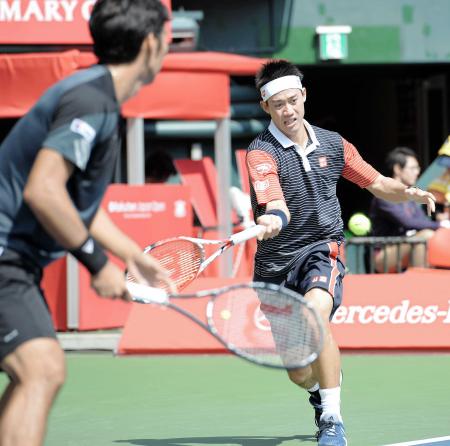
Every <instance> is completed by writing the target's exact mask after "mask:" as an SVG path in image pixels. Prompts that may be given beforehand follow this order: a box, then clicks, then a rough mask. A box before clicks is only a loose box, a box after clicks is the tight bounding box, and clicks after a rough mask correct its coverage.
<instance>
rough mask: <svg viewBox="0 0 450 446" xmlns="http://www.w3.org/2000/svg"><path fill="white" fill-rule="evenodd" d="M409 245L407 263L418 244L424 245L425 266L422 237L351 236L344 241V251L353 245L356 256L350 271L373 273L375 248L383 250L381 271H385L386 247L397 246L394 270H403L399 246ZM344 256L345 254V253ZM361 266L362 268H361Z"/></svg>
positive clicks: (386, 266)
mask: <svg viewBox="0 0 450 446" xmlns="http://www.w3.org/2000/svg"><path fill="white" fill-rule="evenodd" d="M405 243H406V244H408V245H411V251H410V253H409V260H410V262H409V264H411V263H412V257H413V254H414V250H415V249H416V248H417V247H418V246H424V247H425V249H424V262H423V264H424V265H425V266H427V265H428V252H427V240H426V239H425V238H422V237H414V236H412V237H407V236H396V237H352V238H350V239H348V240H347V241H346V253H347V252H348V251H349V248H350V250H351V247H352V246H354V247H355V249H356V256H354V263H355V265H356V266H355V270H352V269H350V271H349V272H350V273H356V274H358V273H364V272H365V273H370V274H373V273H375V272H376V271H375V252H376V251H377V250H380V249H381V250H384V253H385V255H384V259H383V272H385V273H387V272H389V271H388V269H389V268H388V264H387V261H388V258H387V257H388V256H387V255H386V253H387V248H388V247H389V246H395V247H396V248H397V261H396V268H395V269H396V272H398V273H399V272H402V271H403V265H402V260H403V259H402V255H401V246H402V245H403V244H405ZM346 257H348V256H347V254H346ZM361 266H362V268H361Z"/></svg>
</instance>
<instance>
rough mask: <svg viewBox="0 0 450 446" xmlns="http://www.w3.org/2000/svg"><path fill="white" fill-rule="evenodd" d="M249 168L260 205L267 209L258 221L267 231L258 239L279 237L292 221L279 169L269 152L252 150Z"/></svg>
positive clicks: (248, 157) (249, 154) (248, 161)
mask: <svg viewBox="0 0 450 446" xmlns="http://www.w3.org/2000/svg"><path fill="white" fill-rule="evenodd" d="M247 168H248V172H249V176H250V181H251V184H252V187H253V190H254V191H255V194H256V199H257V201H258V205H260V206H265V209H266V210H265V213H264V214H263V215H261V216H259V217H258V218H257V220H256V223H257V224H259V225H262V226H264V227H265V229H266V230H265V232H263V233H260V234H259V235H258V239H259V240H267V239H269V238H273V237H275V236H277V235H278V234H279V233H280V231H281V230H282V229H283V228H284V227H285V226H287V225H288V223H289V222H290V220H291V214H290V212H289V209H288V207H287V206H286V202H285V200H284V195H283V191H282V189H281V186H280V181H279V178H278V167H277V164H276V162H275V160H274V159H273V158H272V157H271V156H270V154H268V153H267V152H265V151H263V150H252V151H250V152H249V153H248V154H247Z"/></svg>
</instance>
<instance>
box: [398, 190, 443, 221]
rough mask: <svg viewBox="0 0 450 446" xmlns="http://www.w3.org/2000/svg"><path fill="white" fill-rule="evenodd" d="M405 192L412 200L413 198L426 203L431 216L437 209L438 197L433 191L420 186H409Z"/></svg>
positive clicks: (417, 201)
mask: <svg viewBox="0 0 450 446" xmlns="http://www.w3.org/2000/svg"><path fill="white" fill-rule="evenodd" d="M405 194H406V195H407V196H408V198H409V199H410V200H413V201H415V202H416V203H419V204H426V205H427V213H428V215H429V216H431V213H432V212H434V211H435V209H436V205H435V202H436V197H435V196H434V195H433V194H432V193H431V192H427V191H424V190H422V189H419V188H418V187H408V188H407V189H405Z"/></svg>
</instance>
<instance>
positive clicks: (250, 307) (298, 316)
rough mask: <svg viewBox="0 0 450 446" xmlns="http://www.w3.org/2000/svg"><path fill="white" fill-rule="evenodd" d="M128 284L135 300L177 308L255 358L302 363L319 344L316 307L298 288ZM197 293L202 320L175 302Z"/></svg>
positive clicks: (285, 365) (274, 363) (282, 365)
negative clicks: (177, 288) (186, 290)
mask: <svg viewBox="0 0 450 446" xmlns="http://www.w3.org/2000/svg"><path fill="white" fill-rule="evenodd" d="M128 289H129V292H130V294H131V296H132V298H133V300H134V301H135V302H139V303H144V304H159V305H164V306H165V307H169V308H171V309H173V310H175V311H177V312H178V313H181V314H182V315H184V316H186V317H188V318H189V319H190V320H192V321H194V322H195V323H196V324H198V325H199V326H200V327H202V328H203V329H205V330H206V331H208V332H209V333H210V334H211V335H213V336H214V337H215V338H216V339H217V340H218V341H219V342H220V343H221V344H222V345H224V346H225V347H226V348H227V349H228V350H229V351H231V352H232V353H234V354H236V355H237V356H239V357H241V358H243V359H246V360H248V361H250V362H252V363H254V364H258V365H261V366H266V367H271V368H276V369H296V368H299V367H306V366H307V365H309V364H311V362H313V361H315V360H316V359H317V357H318V355H319V354H320V351H321V349H322V345H323V338H324V331H323V325H322V322H321V319H320V316H319V315H318V313H317V312H316V311H315V309H314V308H313V306H312V305H311V304H310V303H308V302H307V301H306V300H305V299H304V298H303V297H302V296H301V295H300V294H298V293H296V292H294V291H292V290H289V289H287V288H284V287H280V286H278V285H273V284H267V283H262V282H253V283H248V284H239V285H231V286H227V287H223V288H218V289H213V290H206V291H200V292H198V293H195V294H183V295H181V294H177V295H168V294H167V293H166V292H165V291H164V290H163V289H161V288H151V287H148V286H146V285H141V284H138V283H128ZM197 298H208V301H207V304H206V311H205V318H204V321H203V320H200V319H199V318H198V317H197V316H195V315H193V314H192V313H190V312H188V311H187V310H186V309H184V308H182V307H181V306H180V305H179V304H178V305H177V301H178V303H180V302H181V301H183V300H186V299H197Z"/></svg>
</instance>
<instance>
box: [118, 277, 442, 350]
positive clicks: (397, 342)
mask: <svg viewBox="0 0 450 446" xmlns="http://www.w3.org/2000/svg"><path fill="white" fill-rule="evenodd" d="M244 281H245V280H244V279H197V280H196V281H195V282H194V283H192V284H191V285H190V286H189V287H188V288H187V289H186V290H187V291H189V292H193V291H197V290H201V289H209V288H216V287H219V286H222V285H226V284H231V283H237V282H244ZM344 282H345V287H344V288H345V292H344V304H343V305H342V306H341V307H340V308H339V310H338V311H337V312H336V314H335V316H334V318H333V323H332V330H333V332H334V334H335V337H336V340H337V342H338V344H339V346H340V347H341V348H342V349H401V350H403V349H416V350H422V349H431V350H450V271H440V270H431V269H428V270H425V269H424V270H421V269H414V270H410V271H407V272H406V273H404V274H385V275H383V274H373V275H349V276H347V277H346V278H345V280H344ZM205 303H206V302H205V300H204V299H192V300H186V301H184V302H181V303H180V306H182V307H183V308H185V309H186V310H187V311H189V312H192V313H193V314H194V315H196V316H197V317H199V318H200V319H201V320H204V319H205ZM249 313H250V314H248V317H247V319H245V318H244V319H242V320H243V321H244V322H242V326H241V327H238V329H237V331H238V333H239V334H240V335H243V336H245V339H247V340H248V342H256V344H258V345H259V344H260V343H264V342H266V341H267V335H268V334H270V331H268V328H269V327H268V322H267V320H266V319H265V318H264V315H262V313H261V311H260V310H259V307H258V306H257V305H255V308H254V309H253V311H250V312H249ZM255 340H256V341H255ZM119 352H120V353H122V354H134V353H164V352H165V353H178V352H197V353H205V352H208V353H223V352H225V349H224V347H223V346H222V345H221V344H220V343H219V342H218V341H216V340H215V339H214V338H213V337H212V336H211V335H210V334H208V333H207V332H206V331H205V330H203V329H202V328H200V327H198V326H197V325H196V324H194V323H192V321H190V320H189V319H187V318H186V317H184V316H182V315H180V314H179V313H177V312H175V311H172V310H168V309H167V308H164V307H160V306H157V305H139V304H133V308H132V310H131V312H130V315H129V318H128V320H127V323H126V325H125V328H124V331H123V336H122V339H121V341H120V345H119Z"/></svg>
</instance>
